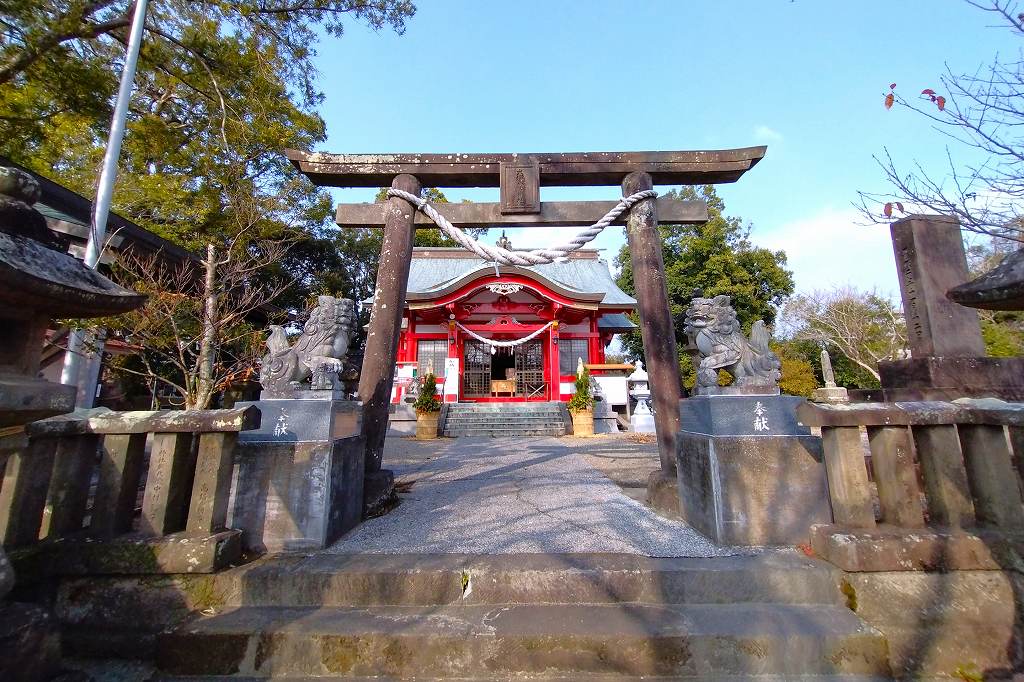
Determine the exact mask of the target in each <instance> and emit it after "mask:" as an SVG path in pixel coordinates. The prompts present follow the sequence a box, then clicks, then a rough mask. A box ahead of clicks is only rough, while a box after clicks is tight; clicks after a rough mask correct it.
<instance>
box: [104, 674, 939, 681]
mask: <svg viewBox="0 0 1024 682" xmlns="http://www.w3.org/2000/svg"><path fill="white" fill-rule="evenodd" d="M122 679H124V678H122ZM155 679H157V680H159V682H217V681H218V680H224V679H225V678H224V677H221V676H219V675H185V676H180V675H173V676H168V675H163V676H159V677H158V678H155ZM226 679H230V680H231V682H256V681H257V680H265V679H266V678H265V677H251V676H241V675H236V676H232V677H230V678H226ZM273 679H275V680H289V681H291V682H299V681H300V680H301V681H302V682H330V681H332V680H345V682H397V681H398V680H401V679H402V678H398V677H377V676H374V677H336V676H324V675H316V676H309V675H298V676H296V675H275V676H274V677H273ZM679 679H685V678H680V677H679V676H676V675H673V676H671V677H665V676H660V675H659V676H651V675H644V676H640V677H638V676H634V675H614V674H612V675H607V674H602V673H597V674H590V673H577V674H573V675H571V676H565V675H559V676H550V675H529V676H513V677H510V676H508V675H505V676H497V677H494V676H493V677H426V676H417V677H416V680H418V681H419V682H439V681H440V680H445V681H446V682H509V680H524V681H525V680H528V682H577V681H580V682H673V681H675V680H679ZM699 679H700V680H701V682H891V680H892V678H890V677H879V676H874V675H871V676H866V675H701V676H700V677H699ZM919 680H920V682H925V681H926V680H932V678H919ZM932 682H949V678H942V679H941V680H938V679H935V680H932Z"/></svg>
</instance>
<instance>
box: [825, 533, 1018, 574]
mask: <svg viewBox="0 0 1024 682" xmlns="http://www.w3.org/2000/svg"><path fill="white" fill-rule="evenodd" d="M811 549H813V550H814V553H815V554H816V555H817V556H819V557H821V558H822V559H825V560H826V561H828V562H831V563H832V564H835V565H836V566H838V567H839V568H841V569H843V570H844V571H851V572H858V571H965V570H992V571H994V570H1000V569H1002V568H1013V569H1014V570H1020V567H1024V559H1022V557H1024V552H1022V550H1024V536H1022V535H1010V534H1005V533H1001V532H998V531H988V530H984V529H973V530H971V531H965V530H960V529H939V528H909V529H908V528H896V527H893V526H880V527H878V528H876V529H874V530H863V529H861V530H857V529H850V528H843V527H841V526H832V525H821V526H815V527H814V528H812V529H811Z"/></svg>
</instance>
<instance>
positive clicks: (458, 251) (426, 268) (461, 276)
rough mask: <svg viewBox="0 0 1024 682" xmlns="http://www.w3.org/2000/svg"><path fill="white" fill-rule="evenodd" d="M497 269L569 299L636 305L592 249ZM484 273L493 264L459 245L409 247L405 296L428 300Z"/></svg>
mask: <svg viewBox="0 0 1024 682" xmlns="http://www.w3.org/2000/svg"><path fill="white" fill-rule="evenodd" d="M499 272H500V273H502V274H522V275H525V276H527V277H530V276H533V277H534V278H536V279H539V280H541V281H542V283H544V284H545V285H547V286H549V287H550V288H551V289H552V290H554V291H557V292H559V293H562V294H564V295H567V296H569V297H570V298H580V299H581V300H588V301H593V302H596V303H599V304H600V305H602V306H618V307H629V308H632V307H635V306H636V299H635V298H633V297H632V296H630V295H629V294H627V293H626V292H624V291H623V290H622V289H620V288H619V287H618V285H616V284H615V280H614V279H613V278H612V274H611V271H610V270H609V269H608V263H607V262H606V261H604V260H601V259H600V258H599V257H598V251H597V250H595V249H580V250H579V251H576V252H574V253H572V254H570V256H569V259H568V261H566V262H564V263H549V264H547V265H536V266H533V267H529V268H521V267H513V266H507V265H502V266H499ZM488 274H489V275H492V276H493V275H494V264H493V263H489V262H486V261H484V260H482V259H481V258H479V257H478V256H476V255H475V254H473V253H470V252H469V251H466V250H464V249H462V248H434V247H418V248H416V249H414V250H413V256H412V264H411V267H410V270H409V285H408V287H407V290H406V292H407V293H406V296H407V298H408V299H410V300H417V299H418V300H420V301H423V300H430V299H431V298H435V297H441V296H443V295H445V294H447V293H449V292H451V291H454V290H455V289H456V288H458V287H460V286H462V285H464V284H466V283H468V282H470V281H472V280H473V279H474V276H475V275H479V276H486V275H488ZM598 295H601V297H600V298H598Z"/></svg>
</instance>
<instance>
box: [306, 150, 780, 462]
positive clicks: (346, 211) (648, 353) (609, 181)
mask: <svg viewBox="0 0 1024 682" xmlns="http://www.w3.org/2000/svg"><path fill="white" fill-rule="evenodd" d="M765 151H766V147H763V146H762V147H744V148H741V149H724V150H714V151H674V152H570V153H564V154H551V153H539V154H329V153H325V152H302V151H296V150H286V155H287V156H288V159H289V160H290V161H291V162H292V163H293V164H294V165H295V167H296V168H298V169H299V170H300V171H302V173H304V174H305V175H306V176H307V177H309V179H310V180H312V181H313V182H314V183H315V184H317V185H321V186H329V187H382V186H386V185H390V186H391V187H392V188H393V189H397V190H402V191H404V192H408V193H410V194H414V195H418V194H419V192H420V190H421V189H422V187H423V186H429V187H499V188H500V198H501V201H500V202H499V203H497V204H493V203H492V204H486V203H484V204H480V203H473V204H448V205H441V206H437V207H436V208H438V210H439V211H440V212H441V213H442V215H443V216H444V217H445V218H447V219H448V220H449V221H450V222H451V223H453V224H454V225H455V226H456V227H491V226H505V227H538V226H573V225H590V224H592V223H594V222H596V221H597V220H598V219H599V218H600V217H601V216H602V215H603V214H604V213H605V212H607V211H608V209H609V208H610V207H611V206H613V205H614V202H600V201H585V202H541V200H540V188H541V187H542V186H545V187H547V186H607V185H619V184H621V186H622V192H623V196H624V197H625V196H630V195H632V194H635V193H637V192H641V191H643V190H649V189H651V188H652V187H653V185H654V184H659V185H703V184H718V183H727V182H736V181H737V180H739V179H740V177H741V176H742V175H743V174H744V173H745V172H746V171H748V170H750V169H751V168H753V167H754V165H755V164H757V162H758V161H760V160H761V159H762V158H763V157H764V154H765ZM659 218H660V220H659ZM706 220H707V206H706V205H705V204H704V202H702V201H697V202H693V201H690V202H687V201H681V200H677V199H667V198H660V199H657V200H654V199H644V200H643V201H640V202H639V203H637V204H635V205H634V206H633V207H632V209H630V210H629V213H628V217H627V219H626V221H625V222H626V226H627V229H626V232H627V237H628V240H629V248H630V255H631V257H632V262H633V272H634V281H635V282H636V289H637V291H636V298H637V303H638V308H639V312H640V321H641V334H642V336H643V342H644V355H645V357H646V360H647V366H648V371H649V375H650V383H651V389H652V394H653V397H654V404H655V426H656V429H657V432H658V450H659V454H660V459H661V469H662V473H663V474H664V475H666V476H671V477H672V478H673V479H674V478H675V450H676V448H675V442H676V433H677V432H678V431H679V408H678V405H679V399H680V397H681V391H680V389H681V385H680V379H679V363H678V355H677V353H676V342H675V331H674V329H673V324H672V317H671V313H670V310H669V303H668V291H667V289H666V286H665V264H664V261H663V259H662V254H661V239H660V237H659V235H658V230H657V226H658V224H659V223H668V224H679V223H689V224H699V223H703V222H705V221H706ZM337 223H338V225H339V226H342V227H367V226H375V225H376V226H381V225H382V226H383V227H384V242H383V245H382V247H381V257H380V265H379V268H378V271H377V287H376V292H375V294H374V306H373V311H372V312H371V315H370V325H369V332H368V335H367V339H366V352H365V355H364V357H363V367H362V371H361V374H360V379H359V396H360V398H361V399H362V401H363V405H364V408H363V435H364V436H365V437H366V474H367V476H368V477H371V476H373V475H374V474H376V473H377V472H379V471H380V469H381V458H382V455H383V450H384V437H385V434H386V433H387V425H388V403H389V401H390V396H391V389H392V383H393V374H394V367H395V359H396V357H397V346H398V335H399V328H400V325H401V315H402V309H403V307H404V304H405V300H404V298H405V290H406V287H407V285H408V283H409V267H410V261H411V259H412V246H413V231H414V230H415V229H416V228H417V227H426V226H428V225H430V223H428V222H427V221H426V220H425V219H424V217H423V216H422V214H419V213H418V211H417V210H416V207H415V206H413V205H412V204H411V203H409V202H408V201H406V200H405V199H402V198H400V197H391V198H390V199H388V201H387V202H386V203H384V204H342V205H339V206H338V212H337Z"/></svg>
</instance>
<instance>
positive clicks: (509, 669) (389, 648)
mask: <svg viewBox="0 0 1024 682" xmlns="http://www.w3.org/2000/svg"><path fill="white" fill-rule="evenodd" d="M886 653H887V647H886V642H885V639H884V638H883V637H882V636H881V635H880V634H879V633H878V632H877V631H875V630H873V629H871V628H869V627H868V626H866V625H865V624H864V623H863V622H862V621H861V620H860V619H859V618H857V616H856V615H855V614H853V613H852V612H850V611H848V610H846V609H845V608H843V607H839V606H826V605H791V604H693V605H690V604H686V605H675V604H673V605H666V604H585V605H569V604H559V605H538V604H512V605H506V606H496V605H456V606H452V605H446V606H381V607H374V608H353V607H344V608H338V607H335V608H282V607H241V608H236V609H232V610H227V611H224V612H221V613H219V614H217V615H214V616H209V617H203V616H199V617H197V618H195V619H193V620H192V621H191V622H189V623H187V624H186V625H184V626H182V627H180V628H178V629H177V630H175V631H174V632H170V633H164V634H162V635H161V636H160V637H159V639H158V659H157V662H158V665H159V667H160V668H161V669H162V670H163V671H164V672H166V673H170V674H201V675H225V676H231V675H235V674H239V673H241V674H248V675H254V674H255V675H256V676H259V677H270V676H274V677H277V676H279V675H332V676H335V677H340V678H344V677H346V676H360V675H361V676H373V675H391V676H395V677H399V678H403V677H406V678H407V677H414V676H421V675H433V676H436V677H449V676H464V677H473V676H481V675H492V676H493V675H513V674H530V673H543V674H548V675H550V674H552V673H554V674H562V675H575V674H578V673H596V672H605V671H615V672H617V673H620V674H628V675H636V676H641V675H662V676H676V677H680V678H692V679H702V678H703V677H704V676H706V675H710V674H751V673H756V674H777V675H785V674H855V675H884V674H886V673H887V672H888V663H887V657H886Z"/></svg>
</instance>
